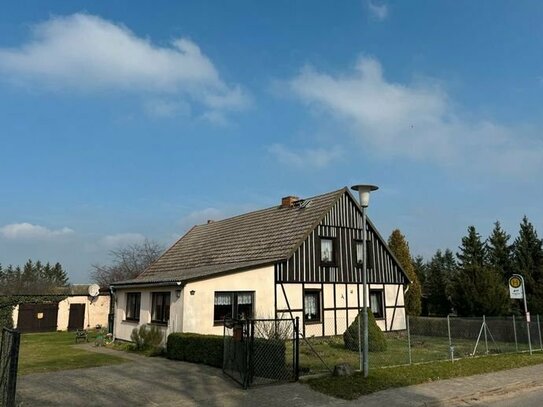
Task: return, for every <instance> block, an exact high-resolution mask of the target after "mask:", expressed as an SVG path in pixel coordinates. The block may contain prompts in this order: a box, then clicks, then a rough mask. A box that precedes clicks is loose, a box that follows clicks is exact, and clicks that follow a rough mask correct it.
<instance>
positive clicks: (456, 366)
mask: <svg viewBox="0 0 543 407" xmlns="http://www.w3.org/2000/svg"><path fill="white" fill-rule="evenodd" d="M539 363H543V353H540V352H538V353H534V354H533V355H531V356H530V355H529V354H526V353H521V354H506V355H492V356H486V357H477V358H466V359H461V360H459V361H456V362H454V363H451V362H450V361H449V362H448V361H443V362H434V363H428V364H419V365H409V366H398V367H390V368H383V369H373V370H371V371H370V374H369V377H368V378H366V379H364V377H363V376H362V375H361V374H360V373H355V374H354V375H352V376H348V377H331V376H327V377H322V378H318V379H310V380H308V382H307V383H308V385H309V386H310V387H311V388H312V389H314V390H316V391H319V392H321V393H325V394H328V395H330V396H334V397H339V398H343V399H347V400H352V399H356V398H358V397H360V396H361V395H364V394H369V393H373V392H376V391H380V390H385V389H389V388H393V387H404V386H409V385H413V384H419V383H425V382H432V381H435V380H442V379H449V378H453V377H460V376H471V375H475V374H481V373H490V372H496V371H499V370H506V369H512V368H516V367H523V366H530V365H535V364H539Z"/></svg>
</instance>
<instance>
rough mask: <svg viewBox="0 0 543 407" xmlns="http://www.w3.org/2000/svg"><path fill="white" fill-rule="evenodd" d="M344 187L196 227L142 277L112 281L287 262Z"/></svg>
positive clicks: (187, 276)
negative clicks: (299, 201) (299, 202)
mask: <svg viewBox="0 0 543 407" xmlns="http://www.w3.org/2000/svg"><path fill="white" fill-rule="evenodd" d="M346 190H347V188H342V189H340V190H337V191H334V192H329V193H326V194H323V195H318V196H315V197H312V198H306V199H303V200H302V201H303V205H296V206H294V207H290V208H284V207H281V206H274V207H271V208H267V209H262V210H258V211H255V212H249V213H246V214H243V215H239V216H234V217H232V218H228V219H224V220H220V221H215V222H212V223H208V224H204V225H197V226H194V227H193V228H192V229H191V230H189V231H188V232H187V234H185V235H184V236H183V237H182V238H181V239H179V240H178V241H177V242H176V243H175V244H174V245H173V246H172V247H170V248H169V249H168V250H167V251H166V252H165V253H164V254H163V255H162V256H161V257H160V258H159V259H158V260H157V261H156V262H155V263H153V264H152V265H151V266H150V267H149V268H148V269H147V270H145V271H144V272H143V273H142V274H140V275H139V276H138V277H136V278H135V279H132V280H127V281H121V282H116V283H114V285H123V284H138V283H160V282H172V281H184V280H188V279H194V278H199V277H205V276H208V275H211V274H217V273H221V272H226V271H231V270H239V269H243V268H245V267H252V266H257V265H264V264H271V263H274V262H276V261H278V260H286V259H287V258H288V257H289V256H290V254H291V253H292V252H293V251H294V250H295V249H296V248H297V246H298V245H299V244H300V243H301V242H302V241H303V240H304V239H305V238H306V236H307V235H308V234H309V233H310V232H311V231H312V230H313V229H314V228H315V227H316V226H317V224H318V223H319V222H320V220H321V219H322V218H323V217H324V215H325V214H326V213H327V212H328V211H329V210H330V208H331V207H332V206H333V205H334V203H335V202H336V200H337V199H338V198H339V197H340V196H341V195H342V194H343V193H345V191H346Z"/></svg>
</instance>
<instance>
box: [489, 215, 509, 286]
mask: <svg viewBox="0 0 543 407" xmlns="http://www.w3.org/2000/svg"><path fill="white" fill-rule="evenodd" d="M510 238H511V235H509V234H507V232H506V231H505V230H503V229H502V227H501V225H500V222H496V223H494V229H493V230H492V233H491V235H490V237H489V238H488V262H489V263H490V265H491V266H492V267H494V268H495V269H496V270H497V271H498V272H499V273H500V275H501V276H502V280H503V282H504V283H506V282H507V281H508V280H509V277H511V275H512V274H513V264H512V246H511V245H510V244H509V239H510Z"/></svg>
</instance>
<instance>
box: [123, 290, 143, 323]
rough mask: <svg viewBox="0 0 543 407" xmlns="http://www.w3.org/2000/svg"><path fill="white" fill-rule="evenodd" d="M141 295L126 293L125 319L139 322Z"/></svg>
mask: <svg viewBox="0 0 543 407" xmlns="http://www.w3.org/2000/svg"><path fill="white" fill-rule="evenodd" d="M140 304H141V293H126V319H127V320H132V321H139V320H140Z"/></svg>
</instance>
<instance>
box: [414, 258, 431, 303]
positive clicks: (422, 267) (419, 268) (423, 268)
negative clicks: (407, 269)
mask: <svg viewBox="0 0 543 407" xmlns="http://www.w3.org/2000/svg"><path fill="white" fill-rule="evenodd" d="M413 269H414V270H415V274H416V275H417V277H418V279H419V283H420V286H421V290H422V293H423V294H424V283H425V281H426V276H427V274H428V264H427V263H426V262H425V261H424V258H423V257H422V256H421V255H418V256H417V257H415V258H414V259H413Z"/></svg>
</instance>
